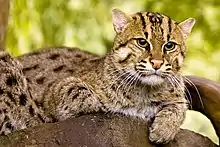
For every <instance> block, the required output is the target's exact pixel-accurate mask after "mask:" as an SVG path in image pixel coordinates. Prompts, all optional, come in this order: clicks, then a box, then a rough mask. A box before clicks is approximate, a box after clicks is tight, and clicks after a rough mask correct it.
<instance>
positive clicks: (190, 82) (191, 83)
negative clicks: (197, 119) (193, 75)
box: [184, 77, 204, 108]
mask: <svg viewBox="0 0 220 147" xmlns="http://www.w3.org/2000/svg"><path fill="white" fill-rule="evenodd" d="M184 78H185V79H186V81H187V82H189V84H190V85H192V86H193V87H194V88H195V90H196V93H197V95H198V97H199V100H200V103H201V105H202V108H204V104H203V101H202V97H201V95H200V93H199V90H198V88H197V87H196V85H195V84H194V83H193V82H192V81H191V80H190V79H188V78H187V77H184Z"/></svg>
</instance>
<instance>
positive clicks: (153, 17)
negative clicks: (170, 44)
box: [133, 12, 172, 41]
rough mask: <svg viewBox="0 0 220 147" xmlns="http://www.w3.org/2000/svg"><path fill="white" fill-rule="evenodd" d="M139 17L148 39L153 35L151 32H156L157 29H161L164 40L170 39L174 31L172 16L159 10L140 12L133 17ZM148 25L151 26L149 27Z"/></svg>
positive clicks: (135, 18)
mask: <svg viewBox="0 0 220 147" xmlns="http://www.w3.org/2000/svg"><path fill="white" fill-rule="evenodd" d="M138 18H139V21H140V22H141V24H142V26H143V32H144V34H145V37H146V39H148V38H149V37H152V35H151V34H154V33H155V31H159V32H160V33H161V37H162V38H163V40H165V41H169V40H170V37H171V36H170V35H171V32H172V20H171V18H170V17H168V16H166V15H163V14H160V13H158V12H138V13H136V14H135V15H134V16H133V19H134V20H137V19H138ZM148 25H149V26H150V27H147V26H148ZM149 28H150V29H149ZM164 32H166V33H164ZM149 34H150V36H149Z"/></svg>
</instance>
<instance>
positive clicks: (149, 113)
mask: <svg viewBox="0 0 220 147" xmlns="http://www.w3.org/2000/svg"><path fill="white" fill-rule="evenodd" d="M158 111H159V108H158V107H156V106H146V107H144V108H142V109H137V108H135V107H133V108H121V109H118V110H114V112H116V113H121V114H124V115H126V116H133V117H139V118H141V119H145V120H150V119H151V118H153V117H154V116H155V115H156V114H157V113H158Z"/></svg>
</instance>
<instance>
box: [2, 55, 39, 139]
mask: <svg viewBox="0 0 220 147" xmlns="http://www.w3.org/2000/svg"><path fill="white" fill-rule="evenodd" d="M36 112H37V108H36V106H35V105H34V104H33V102H32V101H31V98H30V95H29V93H28V85H27V81H26V78H25V77H24V76H23V74H22V65H21V64H20V63H19V62H18V61H17V60H16V59H15V58H13V57H11V56H10V55H9V54H8V53H7V52H4V51H0V135H2V134H8V133H10V132H12V131H14V130H20V129H24V128H26V127H28V126H32V125H34V124H35V125H36V124H37V123H38V120H37V119H38V118H37V117H38V116H36V114H37V113H36ZM36 118H37V119H36Z"/></svg>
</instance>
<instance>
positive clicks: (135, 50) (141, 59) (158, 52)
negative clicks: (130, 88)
mask: <svg viewBox="0 0 220 147" xmlns="http://www.w3.org/2000/svg"><path fill="white" fill-rule="evenodd" d="M112 15H113V25H114V29H115V31H116V37H115V41H114V46H113V50H112V57H113V60H114V64H115V65H114V66H115V67H116V68H117V69H119V70H120V69H125V71H128V70H129V72H130V71H131V72H130V74H132V75H135V76H137V75H138V76H140V78H139V79H140V81H142V82H143V83H146V84H150V85H157V84H161V83H163V81H164V78H166V77H167V76H172V75H175V74H178V72H179V70H180V68H181V65H182V62H183V59H184V56H185V48H186V47H185V42H186V38H187V36H188V35H189V33H190V32H191V29H192V27H193V25H194V23H195V20H194V19H193V18H189V19H186V20H185V21H182V22H180V23H178V22H176V21H174V20H172V19H171V18H170V17H168V16H166V15H163V14H160V13H155V12H138V13H136V14H133V15H127V14H125V13H124V12H122V11H121V10H119V9H114V10H113V11H112Z"/></svg>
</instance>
